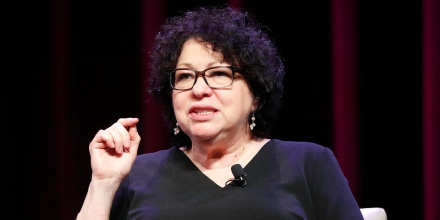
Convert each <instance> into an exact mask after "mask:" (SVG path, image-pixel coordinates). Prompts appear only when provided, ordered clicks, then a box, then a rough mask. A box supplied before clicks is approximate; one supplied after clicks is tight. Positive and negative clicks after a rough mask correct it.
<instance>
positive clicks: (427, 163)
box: [423, 0, 440, 220]
mask: <svg viewBox="0 0 440 220" xmlns="http://www.w3.org/2000/svg"><path fill="white" fill-rule="evenodd" d="M439 12H440V3H439V2H438V1H435V0H424V1H423V148H424V154H423V162H424V163H423V165H424V167H423V177H424V178H423V179H424V207H425V208H424V214H425V219H426V220H436V219H440V211H439V208H438V204H440V190H439V187H438V186H439V185H440V160H439V157H440V135H439V134H440V42H439V39H440V15H439Z"/></svg>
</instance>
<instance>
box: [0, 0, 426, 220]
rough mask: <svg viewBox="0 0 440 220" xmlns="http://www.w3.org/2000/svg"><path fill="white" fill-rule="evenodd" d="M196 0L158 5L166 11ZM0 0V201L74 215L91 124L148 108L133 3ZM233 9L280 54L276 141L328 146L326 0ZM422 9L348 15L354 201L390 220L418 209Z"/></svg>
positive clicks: (362, 8) (39, 215) (371, 4)
mask: <svg viewBox="0 0 440 220" xmlns="http://www.w3.org/2000/svg"><path fill="white" fill-rule="evenodd" d="M206 2H207V1H178V0H176V1H173V0H168V1H163V6H162V8H163V16H164V17H168V16H172V15H176V14H178V13H179V12H181V11H182V10H184V9H191V8H193V7H195V6H198V5H203V4H205V3H206ZM214 3H225V2H224V1H209V4H214ZM2 4H3V5H4V7H2V9H1V11H2V17H3V18H2V19H1V20H2V21H1V25H2V27H1V29H2V30H1V35H2V36H1V39H2V44H1V45H2V47H3V50H2V51H3V52H4V55H5V56H4V57H5V59H3V61H2V62H3V65H2V66H3V68H2V76H4V79H3V80H2V82H3V83H2V84H3V86H2V91H3V92H2V94H3V95H2V96H3V97H4V98H2V99H3V100H4V102H3V103H4V105H3V107H4V109H5V110H6V113H4V114H5V118H6V119H7V120H6V121H7V124H6V125H7V126H5V127H6V128H5V130H6V133H5V132H4V134H6V136H5V137H4V140H7V141H6V142H5V146H4V148H5V149H6V153H5V154H4V155H3V161H4V162H3V163H4V167H5V170H7V171H8V172H7V173H5V177H4V178H2V179H3V181H4V182H7V183H11V186H8V187H7V188H6V191H9V192H7V194H8V195H12V196H11V199H8V201H5V202H6V203H8V204H9V205H8V207H9V206H10V207H12V209H11V210H10V212H11V213H13V214H14V216H15V217H16V218H17V219H72V218H74V216H75V215H76V213H77V212H78V211H79V209H80V207H81V204H82V201H83V199H84V197H85V194H86V191H87V187H88V183H89V181H90V175H91V172H90V163H89V162H90V161H89V154H88V144H89V142H90V141H91V139H92V138H93V136H94V135H95V133H96V132H97V131H98V129H101V128H106V127H108V126H109V125H111V124H112V123H113V122H115V121H116V120H117V119H118V118H120V117H128V116H135V117H139V118H140V119H141V120H148V119H149V117H150V118H151V117H157V116H146V115H145V114H144V110H143V109H145V108H148V106H149V103H148V102H147V101H146V100H145V95H144V93H145V90H146V88H145V74H146V73H145V72H143V71H144V69H143V65H144V64H143V63H144V62H145V60H143V58H144V56H145V52H146V46H148V45H145V44H144V43H143V42H144V39H142V36H144V37H145V36H146V35H145V33H142V31H143V30H144V29H142V25H143V23H142V19H141V18H142V7H141V2H140V1H116V0H113V1H104V0H102V1H98V0H91V1H70V2H68V1H47V0H42V1H27V2H13V3H7V5H5V3H2ZM241 5H242V6H243V8H245V9H246V10H248V11H250V12H251V13H252V14H254V15H255V16H256V17H257V18H258V20H260V21H261V22H262V23H263V24H266V25H267V26H268V27H269V28H270V29H271V31H272V36H273V37H274V39H275V41H276V43H277V45H278V46H279V50H280V53H281V54H282V57H283V58H284V60H285V65H286V71H287V76H286V88H285V93H286V94H285V100H284V103H285V106H284V108H283V109H282V112H281V113H280V120H279V121H278V122H277V127H276V128H275V130H274V135H273V137H274V138H280V139H285V140H305V141H311V142H316V143H319V144H322V145H325V146H328V147H330V148H333V147H334V146H333V138H332V135H333V133H332V128H333V126H334V124H333V118H332V117H333V112H332V109H333V107H332V91H333V88H332V57H331V56H332V35H331V33H332V24H331V18H332V16H331V1H329V0H316V1H293V2H292V1H279V0H274V1H266V2H264V1H258V2H254V1H242V2H241ZM421 9H422V3H421V2H420V1H409V2H406V3H403V2H400V1H380V2H377V1H362V0H361V1H357V7H356V8H355V12H354V13H355V14H356V16H355V17H356V23H357V26H356V28H357V36H358V39H357V56H358V63H357V68H358V69H357V71H358V72H357V74H358V81H357V102H358V109H359V113H358V117H359V123H358V125H359V127H358V129H359V139H360V141H359V146H356V147H358V148H359V168H358V169H359V177H358V178H359V179H358V182H359V187H358V188H359V192H357V199H358V202H359V204H360V206H361V207H374V206H379V207H383V208H385V210H386V211H387V214H388V218H389V219H403V218H407V217H408V216H413V217H414V218H412V219H423V175H422V174H423V170H422V165H423V164H422V153H423V144H422V49H421V48H422V25H421V24H422V20H421V18H422V17H421ZM161 19H162V18H160V19H158V20H159V22H160V20H161ZM57 22H61V25H60V23H57ZM54 27H58V29H55V28H54ZM60 27H61V28H60ZM154 34H155V33H148V34H147V35H154ZM60 73H61V74H60ZM158 129H161V127H160V125H158ZM141 132H142V131H141ZM143 143H145V142H144V139H143ZM141 144H142V143H141ZM156 148H157V146H156ZM159 148H160V147H159ZM60 149H63V150H62V151H60ZM153 149H154V147H153V148H151V146H143V148H141V151H142V152H147V151H151V150H153ZM10 172H11V173H10Z"/></svg>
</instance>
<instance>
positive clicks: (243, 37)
mask: <svg viewBox="0 0 440 220" xmlns="http://www.w3.org/2000/svg"><path fill="white" fill-rule="evenodd" d="M151 58H152V64H151V67H152V73H153V77H152V78H153V80H152V85H151V87H150V88H151V89H150V92H151V93H152V94H153V96H154V97H155V98H156V100H157V101H158V102H159V103H161V104H162V105H163V107H164V111H165V112H164V117H165V119H166V121H167V122H168V123H169V125H170V131H173V133H172V135H174V139H173V140H174V142H173V147H171V148H169V149H166V150H161V151H158V152H155V153H148V154H143V155H137V150H138V146H139V143H140V137H139V134H138V133H137V131H136V124H137V123H138V119H137V118H121V119H119V120H118V121H117V122H116V123H115V124H113V125H112V126H111V127H109V128H107V129H105V130H100V131H99V132H98V133H97V134H96V136H95V137H94V139H93V140H92V142H91V143H90V146H89V149H90V156H91V165H92V171H93V172H92V180H91V182H90V186H89V190H88V193H87V195H86V198H85V201H84V204H83V207H82V209H81V211H80V212H79V214H78V219H95V220H96V219H175V218H179V219H202V218H203V219H363V218H362V214H361V212H360V209H359V206H358V204H357V202H356V200H355V198H354V197H353V194H352V193H351V191H350V188H349V186H348V183H347V180H346V179H345V177H344V175H343V173H342V171H341V169H340V167H339V165H338V162H337V161H336V158H335V156H334V154H333V153H332V151H331V150H330V149H329V148H326V147H323V146H320V145H317V144H314V143H309V142H294V141H282V140H276V139H269V136H270V128H271V127H272V125H273V122H274V121H275V119H276V115H277V112H278V110H279V108H280V106H281V98H282V92H283V85H282V81H283V76H284V65H283V63H282V61H281V58H280V56H279V54H278V51H277V48H276V47H275V45H274V43H273V42H272V41H271V39H270V37H269V36H268V35H267V34H266V33H265V30H264V29H262V26H260V25H259V24H258V23H257V22H256V20H255V19H254V18H253V17H251V15H250V14H248V13H245V12H241V11H239V10H236V9H233V8H230V7H227V6H225V7H211V8H209V7H206V8H203V7H201V8H198V9H196V10H193V11H188V12H186V13H184V14H183V15H181V16H180V17H175V18H171V19H169V20H167V22H166V23H165V24H164V25H163V26H162V28H161V29H160V32H159V33H158V34H157V36H156V38H155V42H154V48H153V51H152V53H151ZM234 165H235V166H234Z"/></svg>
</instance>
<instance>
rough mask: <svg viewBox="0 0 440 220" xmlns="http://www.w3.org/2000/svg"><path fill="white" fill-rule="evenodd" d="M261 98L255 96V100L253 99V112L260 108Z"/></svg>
mask: <svg viewBox="0 0 440 220" xmlns="http://www.w3.org/2000/svg"><path fill="white" fill-rule="evenodd" d="M259 104H260V99H259V98H256V97H254V100H253V101H252V108H251V109H252V112H255V111H257V110H258V109H259Z"/></svg>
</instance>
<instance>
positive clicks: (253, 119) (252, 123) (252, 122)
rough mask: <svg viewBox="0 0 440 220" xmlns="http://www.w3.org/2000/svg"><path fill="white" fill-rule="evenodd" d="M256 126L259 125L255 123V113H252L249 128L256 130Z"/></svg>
mask: <svg viewBox="0 0 440 220" xmlns="http://www.w3.org/2000/svg"><path fill="white" fill-rule="evenodd" d="M255 126H257V125H256V124H255V115H254V114H252V116H251V124H250V125H249V128H250V129H251V131H252V130H254V128H255Z"/></svg>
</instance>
